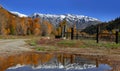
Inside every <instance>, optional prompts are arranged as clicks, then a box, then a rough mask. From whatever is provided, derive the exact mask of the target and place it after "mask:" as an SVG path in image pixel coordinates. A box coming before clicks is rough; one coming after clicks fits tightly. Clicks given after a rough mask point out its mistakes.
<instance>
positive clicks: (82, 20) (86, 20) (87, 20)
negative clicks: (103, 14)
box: [30, 13, 100, 29]
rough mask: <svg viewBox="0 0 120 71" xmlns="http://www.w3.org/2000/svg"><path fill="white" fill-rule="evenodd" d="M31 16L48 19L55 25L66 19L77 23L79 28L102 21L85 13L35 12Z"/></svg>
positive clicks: (69, 23) (69, 22)
mask: <svg viewBox="0 0 120 71" xmlns="http://www.w3.org/2000/svg"><path fill="white" fill-rule="evenodd" d="M30 17H32V18H40V19H41V20H47V21H49V22H50V23H52V24H53V25H55V26H56V25H58V24H59V23H60V22H61V21H63V20H64V19H65V20H66V21H67V24H68V25H71V26H72V25H73V24H76V26H77V28H78V29H84V28H85V27H87V26H90V25H95V24H98V23H100V21H99V20H98V19H96V18H92V17H88V16H83V15H72V14H65V15H53V14H40V13H34V14H33V15H31V16H30Z"/></svg>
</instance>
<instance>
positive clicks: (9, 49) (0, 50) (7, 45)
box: [0, 39, 32, 56]
mask: <svg viewBox="0 0 120 71" xmlns="http://www.w3.org/2000/svg"><path fill="white" fill-rule="evenodd" d="M28 47H29V46H27V45H26V43H25V39H0V56H9V55H13V54H19V53H21V52H27V51H32V50H31V49H29V48H28Z"/></svg>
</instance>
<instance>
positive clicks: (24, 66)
mask: <svg viewBox="0 0 120 71" xmlns="http://www.w3.org/2000/svg"><path fill="white" fill-rule="evenodd" d="M111 70H112V67H111V66H110V65H108V64H105V63H101V62H99V61H98V59H93V58H91V57H90V58H88V57H83V56H80V55H76V54H61V53H24V54H19V55H17V56H9V57H6V58H0V71H111Z"/></svg>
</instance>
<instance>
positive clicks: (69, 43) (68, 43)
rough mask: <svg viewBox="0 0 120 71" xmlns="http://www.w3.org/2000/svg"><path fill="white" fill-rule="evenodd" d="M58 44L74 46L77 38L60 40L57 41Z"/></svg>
mask: <svg viewBox="0 0 120 71" xmlns="http://www.w3.org/2000/svg"><path fill="white" fill-rule="evenodd" d="M57 44H58V45H61V46H68V47H73V46H75V45H76V40H62V41H60V42H57Z"/></svg>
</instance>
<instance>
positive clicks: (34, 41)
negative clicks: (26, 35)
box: [26, 40, 37, 46]
mask: <svg viewBox="0 0 120 71" xmlns="http://www.w3.org/2000/svg"><path fill="white" fill-rule="evenodd" d="M26 42H27V43H28V44H29V45H30V46H36V45H37V41H36V40H27V41H26Z"/></svg>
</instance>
